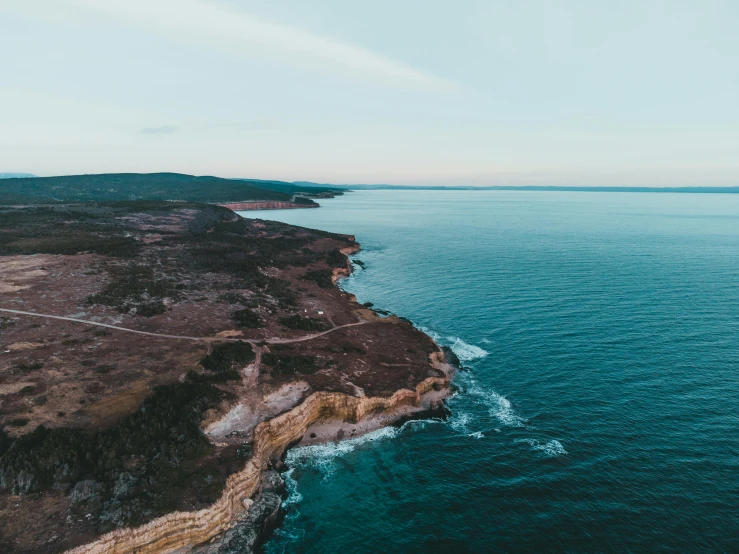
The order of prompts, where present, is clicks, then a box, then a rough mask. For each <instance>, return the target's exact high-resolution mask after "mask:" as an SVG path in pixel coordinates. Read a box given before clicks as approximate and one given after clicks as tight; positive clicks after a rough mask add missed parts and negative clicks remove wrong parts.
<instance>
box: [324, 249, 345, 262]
mask: <svg viewBox="0 0 739 554" xmlns="http://www.w3.org/2000/svg"><path fill="white" fill-rule="evenodd" d="M326 262H327V263H328V265H330V266H331V267H346V256H344V254H342V253H341V250H339V249H338V248H334V249H333V250H331V252H329V253H328V255H327V256H326Z"/></svg>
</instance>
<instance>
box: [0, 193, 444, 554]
mask: <svg viewBox="0 0 739 554" xmlns="http://www.w3.org/2000/svg"><path fill="white" fill-rule="evenodd" d="M358 249H359V245H358V244H357V243H356V242H355V240H354V238H353V237H351V236H343V235H335V234H330V233H325V232H322V231H314V230H309V229H303V228H297V227H292V226H289V225H284V224H281V223H275V222H269V221H262V220H258V219H244V218H241V217H239V216H238V215H236V214H235V213H233V212H232V211H230V210H229V209H226V208H223V207H217V206H208V205H202V204H188V203H174V202H131V203H111V204H84V205H62V206H54V207H45V208H44V207H41V208H20V209H19V208H6V209H3V208H0V418H1V419H0V422H1V424H2V428H3V429H4V430H2V431H0V551H2V552H6V551H7V552H28V553H36V552H38V553H41V552H43V553H46V552H50V553H53V552H63V551H66V550H70V549H74V550H73V552H75V553H83V552H84V553H93V552H94V553H98V552H101V553H102V552H116V553H121V552H131V553H133V552H173V551H175V550H177V551H182V552H185V551H191V550H192V548H196V551H200V552H214V553H215V552H231V551H234V550H233V548H236V546H238V548H239V550H238V551H240V552H241V551H244V552H245V551H249V549H250V548H253V547H254V546H255V545H257V544H258V542H259V540H261V539H262V538H263V534H264V533H263V531H268V529H269V528H270V527H271V526H272V525H274V524H275V522H276V517H277V511H278V510H279V494H280V479H279V477H278V476H277V474H276V473H275V472H274V468H278V469H279V467H280V465H281V462H280V460H281V457H282V456H283V454H284V452H285V450H286V449H287V448H288V447H289V446H291V445H293V444H296V443H298V442H300V441H303V443H304V444H309V443H311V442H316V441H331V440H340V439H341V438H342V437H345V436H356V435H357V434H361V433H364V432H367V431H368V430H371V429H373V428H377V427H378V426H382V425H388V424H391V423H393V422H394V421H396V420H398V419H401V418H405V417H409V416H412V415H413V414H419V413H420V412H423V411H426V410H433V409H438V408H439V407H440V406H441V403H442V400H443V398H444V397H445V396H446V395H447V394H448V391H449V379H450V377H451V372H452V369H451V367H450V366H449V365H448V364H446V363H445V359H444V354H443V353H442V352H441V351H440V349H439V348H438V347H437V345H436V344H435V343H434V342H433V341H432V340H431V339H430V338H429V337H428V336H426V335H425V334H423V333H421V332H420V331H418V330H416V329H415V328H414V327H413V326H412V325H410V324H409V323H407V322H406V321H404V320H402V319H399V318H397V317H395V316H390V317H380V315H378V314H377V313H375V312H374V311H372V310H371V309H368V308H366V307H364V306H362V305H360V304H358V303H357V302H356V301H355V299H354V298H353V297H352V296H351V295H349V294H347V293H345V292H343V291H341V290H340V289H339V288H337V287H336V286H335V281H336V280H337V279H338V278H340V277H341V276H343V275H347V274H348V273H349V271H350V265H349V262H348V258H347V255H348V254H351V253H353V252H355V251H357V250H358ZM239 541H241V542H239ZM196 545H200V546H197V547H196ZM229 545H231V546H229ZM235 545H236V546H235ZM244 545H246V546H244ZM229 548H231V550H229Z"/></svg>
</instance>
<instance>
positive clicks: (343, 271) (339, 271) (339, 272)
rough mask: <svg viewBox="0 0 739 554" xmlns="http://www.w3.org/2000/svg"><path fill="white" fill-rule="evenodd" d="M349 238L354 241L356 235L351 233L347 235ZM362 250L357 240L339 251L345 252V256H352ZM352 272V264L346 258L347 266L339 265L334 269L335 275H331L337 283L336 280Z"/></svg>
mask: <svg viewBox="0 0 739 554" xmlns="http://www.w3.org/2000/svg"><path fill="white" fill-rule="evenodd" d="M347 238H349V239H350V240H352V241H354V237H353V236H351V235H347ZM360 250H361V246H360V245H359V243H358V242H357V243H354V244H353V245H351V246H347V247H345V248H341V249H340V250H339V252H341V253H342V254H344V256H351V255H352V254H356V253H357V252H359V251H360ZM351 273H352V264H351V262H350V261H349V260H348V259H347V260H346V267H337V268H335V269H334V270H333V275H332V276H331V280H332V281H333V282H334V284H335V283H336V281H338V280H339V279H342V278H344V277H349V275H351Z"/></svg>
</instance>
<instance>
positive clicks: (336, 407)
mask: <svg viewBox="0 0 739 554" xmlns="http://www.w3.org/2000/svg"><path fill="white" fill-rule="evenodd" d="M299 207H306V206H299ZM347 238H350V239H351V240H352V241H353V240H354V237H353V236H351V235H347ZM359 250H360V246H359V244H356V243H355V244H354V245H352V246H350V247H346V248H342V249H341V250H340V251H341V254H343V255H344V256H346V266H345V267H339V268H335V269H334V270H333V272H332V276H331V277H332V282H333V284H334V286H336V283H337V282H338V281H339V280H340V279H342V278H344V277H346V276H348V275H349V274H350V273H351V272H352V266H351V262H350V261H349V258H348V256H349V255H351V254H354V253H356V252H358V251H359ZM346 296H347V299H348V301H349V302H352V303H353V302H356V299H355V297H354V296H353V295H351V294H346ZM387 319H388V320H391V319H397V318H396V317H395V316H391V317H390V318H387ZM424 335H425V336H426V337H427V338H428V339H429V340H431V342H432V343H433V344H434V345H435V346H436V348H437V351H436V352H434V353H432V354H430V355H429V360H428V362H429V366H430V367H432V368H434V369H436V370H438V371H440V372H441V373H442V374H443V375H444V377H429V378H426V379H424V380H423V381H421V382H420V383H418V384H417V385H416V386H415V388H414V389H410V388H406V387H402V388H400V389H398V390H396V391H395V392H394V393H393V394H392V396H390V397H382V396H364V393H363V391H361V389H360V391H358V393H357V396H352V395H349V394H345V393H341V392H314V393H312V394H311V395H310V396H308V397H307V398H305V399H304V400H303V401H302V402H301V403H300V404H298V405H297V406H295V407H293V408H292V409H290V410H288V411H286V412H283V413H280V414H278V415H276V416H274V417H272V418H271V419H267V420H266V421H263V422H261V423H259V424H258V425H257V426H256V427H255V428H254V432H253V433H254V434H253V437H254V442H253V454H252V456H251V458H250V459H249V460H248V461H247V462H246V463H245V465H244V467H243V469H242V470H240V471H238V472H236V473H234V474H232V475H231V476H230V477H229V478H228V479H227V481H226V486H225V487H224V490H223V493H222V494H221V497H220V498H219V499H218V500H217V501H216V502H215V503H213V504H212V505H210V506H209V507H207V508H204V509H201V510H198V511H194V512H172V513H168V514H165V515H163V516H160V517H158V518H156V519H154V520H152V521H150V522H148V523H145V524H143V525H141V526H139V527H134V528H122V529H116V530H114V531H111V532H109V533H106V534H104V535H102V536H101V537H99V538H97V539H96V540H94V541H92V542H89V543H86V544H83V545H80V546H77V547H75V548H72V549H69V550H67V551H66V552H65V554H103V553H113V552H114V553H116V554H123V553H131V554H134V553H135V554H144V553H151V554H154V553H157V554H159V553H171V552H180V551H182V552H185V551H187V552H192V553H196V554H230V553H233V554H235V553H236V552H238V553H239V554H241V553H244V552H250V551H253V550H254V549H255V548H257V547H258V546H259V545H261V544H263V543H264V542H265V541H266V540H267V539H268V538H269V536H270V535H271V533H272V532H273V531H274V529H275V528H276V527H277V526H278V525H279V522H280V516H281V505H282V500H283V496H284V490H285V489H284V481H283V479H282V477H281V476H280V475H279V473H277V471H276V470H279V469H282V468H283V467H284V463H283V460H284V458H285V456H286V454H287V452H288V450H289V449H290V448H292V447H298V446H301V447H302V446H310V445H316V444H326V443H330V442H338V441H341V440H346V439H353V438H357V437H361V436H362V435H365V434H367V433H370V432H372V431H376V430H378V429H381V428H384V427H389V426H392V425H399V424H401V423H404V422H406V421H408V420H411V419H422V418H426V417H433V416H443V415H445V413H446V407H445V405H444V401H445V400H446V399H447V398H448V397H450V396H451V394H452V393H453V389H452V386H451V379H452V377H453V376H454V373H455V371H456V369H457V368H458V360H456V357H455V356H454V355H453V354H451V356H450V355H449V353H448V352H447V349H442V347H440V346H439V345H438V344H437V343H436V342H435V341H433V339H432V338H431V337H428V335H426V334H425V333H424Z"/></svg>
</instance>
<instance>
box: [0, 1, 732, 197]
mask: <svg viewBox="0 0 739 554" xmlns="http://www.w3.org/2000/svg"><path fill="white" fill-rule="evenodd" d="M737 29H739V2H738V1H737V0H691V1H687V0H634V1H632V0H619V1H617V2H614V1H612V0H557V1H554V0H551V1H547V0H515V1H513V0H402V1H399V0H372V1H371V2H369V1H366V0H363V1H359V0H310V1H306V0H0V52H2V55H0V172H28V173H34V174H37V175H42V176H47V175H67V174H80V173H109V172H156V171H174V172H181V173H189V174H195V175H218V176H222V177H249V178H261V179H279V180H286V181H295V180H306V181H316V182H326V183H337V184H338V183H347V184H359V183H391V184H403V185H409V184H410V185H422V184H427V185H527V184H531V185H587V186H599V185H608V186H613V185H629V186H638V185H644V186H650V185H651V186H685V185H690V186H701V185H704V186H722V185H733V186H737V185H739V62H738V61H737V59H739V32H737Z"/></svg>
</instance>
